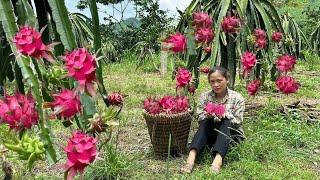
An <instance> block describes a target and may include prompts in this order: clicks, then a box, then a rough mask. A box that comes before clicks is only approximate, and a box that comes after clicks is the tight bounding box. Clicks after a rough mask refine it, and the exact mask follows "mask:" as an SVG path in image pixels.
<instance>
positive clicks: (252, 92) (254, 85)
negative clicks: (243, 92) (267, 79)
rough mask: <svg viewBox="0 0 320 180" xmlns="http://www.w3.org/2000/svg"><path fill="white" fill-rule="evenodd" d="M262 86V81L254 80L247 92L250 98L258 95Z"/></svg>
mask: <svg viewBox="0 0 320 180" xmlns="http://www.w3.org/2000/svg"><path fill="white" fill-rule="evenodd" d="M260 84H261V81H260V80H258V79H257V80H254V81H251V82H250V83H249V84H248V86H247V92H248V94H249V95H250V96H254V95H256V93H257V92H258V90H259V88H260Z"/></svg>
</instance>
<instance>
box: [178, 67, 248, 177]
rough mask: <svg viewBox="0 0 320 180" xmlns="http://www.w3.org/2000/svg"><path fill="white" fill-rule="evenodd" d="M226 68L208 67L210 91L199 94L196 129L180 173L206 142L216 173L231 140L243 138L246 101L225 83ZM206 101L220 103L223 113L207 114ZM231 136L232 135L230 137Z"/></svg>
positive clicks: (190, 166) (184, 170)
mask: <svg viewBox="0 0 320 180" xmlns="http://www.w3.org/2000/svg"><path fill="white" fill-rule="evenodd" d="M228 79H229V76H228V71H227V70H226V69H225V68H223V67H215V68H213V69H210V71H209V73H208V81H209V84H210V85H211V88H212V90H211V91H208V92H205V93H203V94H202V95H201V97H200V101H199V104H198V106H197V115H198V120H199V129H198V131H197V132H196V134H195V135H194V138H193V140H192V143H191V145H190V152H189V156H188V159H187V163H186V165H184V166H183V167H182V168H181V169H180V170H181V172H185V173H190V172H191V171H192V169H193V166H194V163H195V160H196V157H197V155H199V153H201V152H202V150H203V149H204V147H205V146H206V145H207V146H208V147H209V148H210V150H211V153H212V157H213V162H212V165H211V169H212V171H214V172H216V173H217V172H219V171H220V169H221V166H222V164H223V160H224V157H225V156H226V154H227V151H228V148H229V145H230V143H231V142H240V141H241V140H243V139H244V134H243V128H242V121H243V113H244V109H245V102H244V99H243V97H242V95H241V94H239V93H237V92H235V91H233V90H230V89H229V88H228V87H227V86H228ZM208 102H212V103H215V104H223V105H224V106H225V113H224V114H223V115H220V116H215V115H213V116H212V115H209V114H207V113H206V111H205V110H204V107H205V105H206V104H207V103H208ZM230 137H231V138H230Z"/></svg>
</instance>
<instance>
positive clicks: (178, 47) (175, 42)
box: [165, 33, 187, 53]
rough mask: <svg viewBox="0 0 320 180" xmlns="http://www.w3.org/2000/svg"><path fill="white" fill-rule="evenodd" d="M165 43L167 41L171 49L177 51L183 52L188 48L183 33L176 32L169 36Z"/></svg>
mask: <svg viewBox="0 0 320 180" xmlns="http://www.w3.org/2000/svg"><path fill="white" fill-rule="evenodd" d="M165 43H167V45H168V47H169V49H170V50H171V51H173V52H175V53H179V52H183V51H184V50H185V49H186V48H187V39H186V37H185V36H184V35H182V34H181V33H176V34H174V35H171V36H169V37H168V38H167V39H166V40H165Z"/></svg>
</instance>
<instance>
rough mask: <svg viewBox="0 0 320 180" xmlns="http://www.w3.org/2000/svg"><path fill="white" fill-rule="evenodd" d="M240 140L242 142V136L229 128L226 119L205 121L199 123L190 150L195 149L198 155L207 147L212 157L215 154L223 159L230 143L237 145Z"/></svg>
mask: <svg viewBox="0 0 320 180" xmlns="http://www.w3.org/2000/svg"><path fill="white" fill-rule="evenodd" d="M241 140H243V135H242V134H240V132H238V131H236V130H233V129H232V128H230V121H229V120H228V119H222V121H220V122H214V121H213V120H212V119H205V120H202V121H200V126H199V129H198V131H197V132H196V134H195V135H194V138H193V140H192V143H191V145H190V150H192V149H195V150H196V151H197V153H200V152H202V150H203V149H204V147H205V146H206V145H207V146H208V147H209V148H210V149H211V153H212V156H213V157H214V156H215V154H216V153H219V154H220V155H221V156H222V157H223V158H224V157H225V156H226V154H227V151H228V148H229V145H230V143H231V142H236V143H239V142H240V141H241Z"/></svg>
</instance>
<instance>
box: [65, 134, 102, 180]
mask: <svg viewBox="0 0 320 180" xmlns="http://www.w3.org/2000/svg"><path fill="white" fill-rule="evenodd" d="M96 142H97V139H95V138H93V137H90V136H88V135H87V134H85V133H82V132H75V133H73V135H72V137H71V138H70V139H69V140H68V144H67V147H65V148H64V151H65V152H66V153H67V163H66V164H65V165H64V166H65V169H66V171H67V173H68V176H67V179H68V180H72V179H73V177H74V176H76V175H77V174H78V173H80V174H81V175H82V174H83V172H84V169H85V168H86V167H87V166H88V165H89V164H91V163H92V162H93V161H94V160H95V159H96V156H97V154H98V153H97V145H96Z"/></svg>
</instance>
